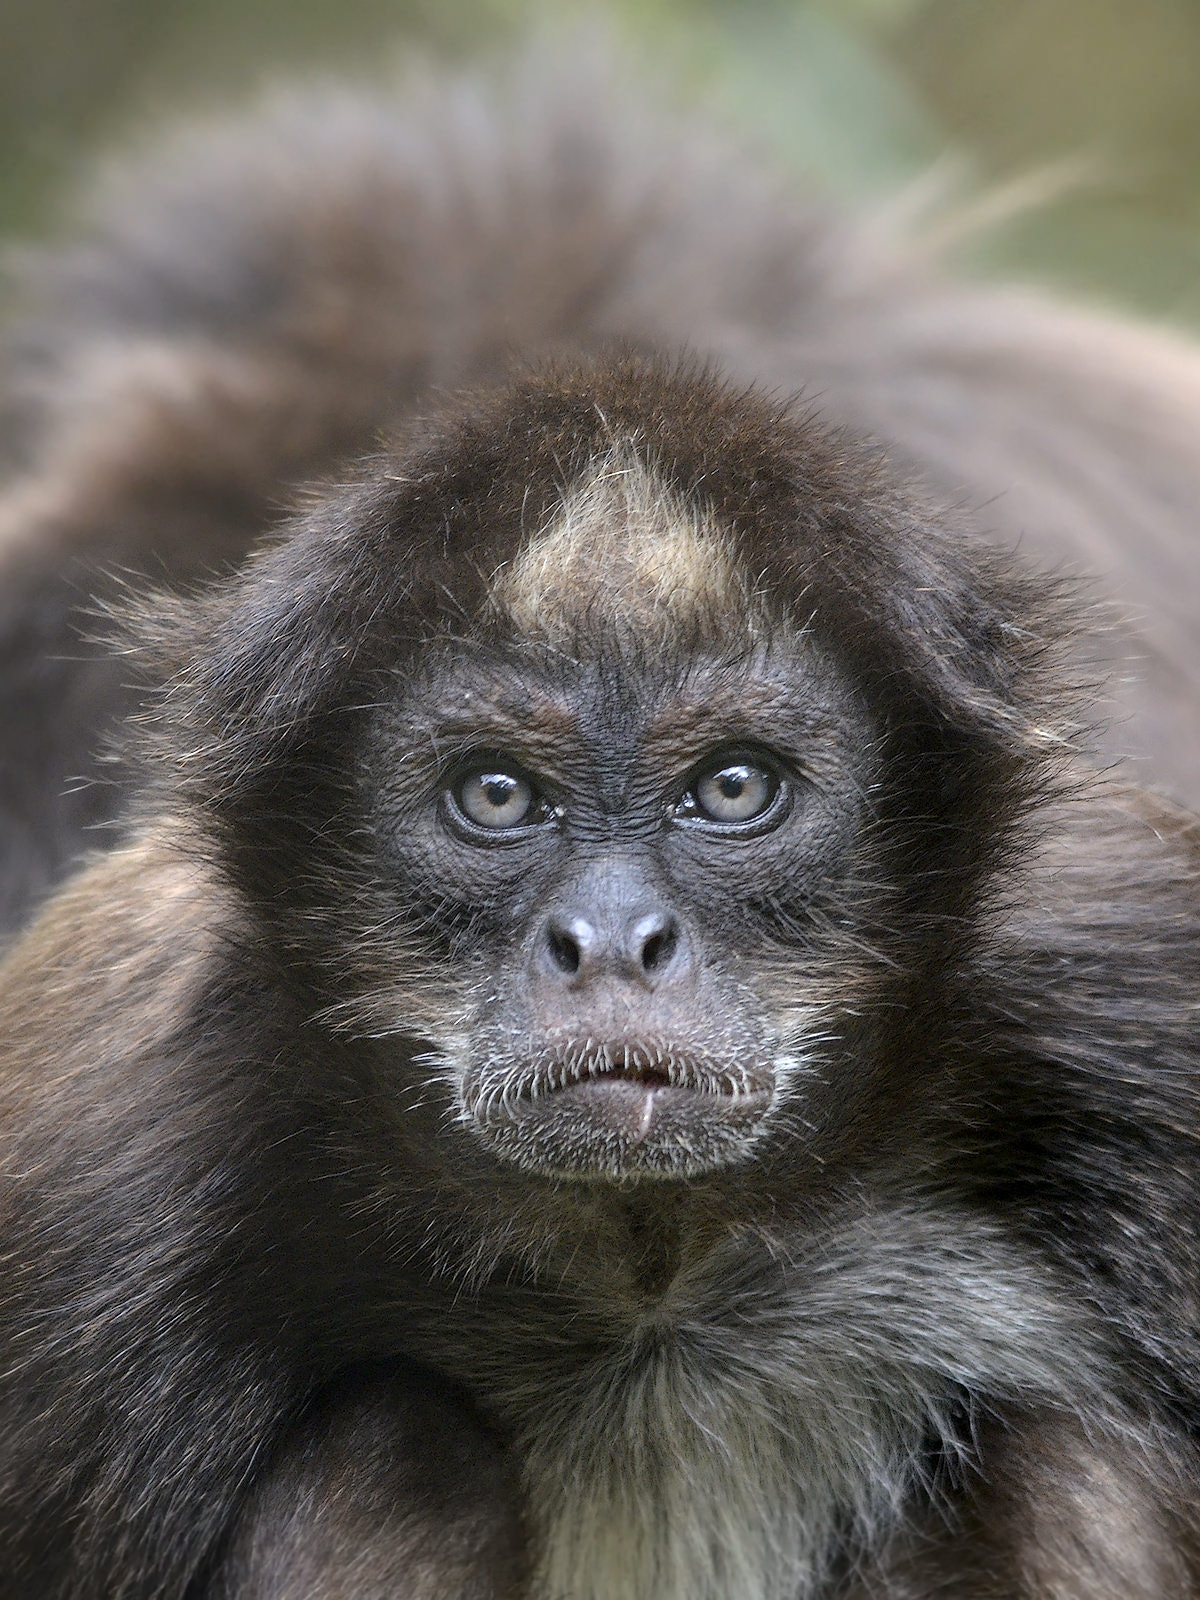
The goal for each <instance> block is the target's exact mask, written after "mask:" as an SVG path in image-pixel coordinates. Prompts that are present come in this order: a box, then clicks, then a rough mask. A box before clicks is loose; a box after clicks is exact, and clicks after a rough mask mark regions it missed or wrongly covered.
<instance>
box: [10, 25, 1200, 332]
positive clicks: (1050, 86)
mask: <svg viewBox="0 0 1200 1600" xmlns="http://www.w3.org/2000/svg"><path fill="white" fill-rule="evenodd" d="M571 9H573V6H572V4H571V3H570V0H557V3H555V0H39V3H37V4H36V5H34V4H31V3H30V0H0V151H2V152H3V155H2V157H0V226H2V227H3V228H4V230H5V231H6V232H9V233H11V232H14V231H16V232H20V231H23V230H28V229H31V228H36V227H37V226H39V225H40V224H42V222H43V221H44V218H45V217H46V216H47V215H48V214H49V211H50V208H51V206H52V202H53V197H54V196H55V195H56V194H57V193H58V192H60V191H61V190H62V189H63V188H64V187H65V186H67V185H68V184H69V181H70V179H71V176H72V174H73V173H74V172H75V171H76V170H77V169H78V167H79V164H80V153H81V151H88V150H91V149H93V148H95V147H101V148H102V147H103V146H104V145H106V144H107V143H109V142H112V141H114V140H119V139H120V138H121V137H123V136H124V135H125V134H126V133H128V132H129V131H130V129H131V128H135V127H136V126H138V125H140V124H142V123H144V122H145V121H147V120H148V119H152V118H156V117H160V116H161V115H162V114H163V112H164V110H170V109H172V108H174V107H176V106H178V105H180V104H183V105H203V104H207V103H210V102H211V101H212V100H214V99H220V98H223V97H231V96H236V95H237V94H239V93H241V92H244V91H245V90H246V89H247V88H249V87H250V86H252V85H253V84H254V83H255V82H256V81H258V80H259V79H260V78H262V77H263V76H264V75H268V74H269V75H277V74H278V73H279V72H281V71H287V70H293V69H296V68H302V67H310V66H313V65H318V66H320V67H322V68H325V69H333V70H337V71H351V72H358V71H370V70H375V69H377V68H378V65H379V63H380V61H381V60H385V61H386V60H393V59H395V57H396V55H397V53H398V52H399V51H400V50H401V49H402V48H403V47H404V44H405V43H406V42H408V41H415V42H419V43H420V44H421V45H422V46H423V47H425V48H428V49H433V50H436V51H438V52H444V53H446V54H449V55H455V56H461V55H468V54H471V53H476V52H478V51H479V50H480V49H481V48H484V47H486V46H487V45H488V44H490V43H494V42H496V41H498V40H501V39H503V38H505V37H507V36H510V35H513V34H516V33H518V32H520V31H521V30H522V29H525V28H528V27H529V26H530V25H531V23H533V22H536V21H537V20H538V19H539V18H542V17H544V16H546V15H552V16H553V17H554V18H555V19H561V18H562V17H563V15H564V13H565V12H567V11H569V10H571ZM580 9H585V8H584V7H583V6H582V5H581V7H580ZM596 9H597V6H596V5H595V4H594V3H593V4H591V5H590V6H587V7H586V10H588V11H593V12H594V11H595V10H596ZM604 9H605V11H606V12H607V13H608V14H609V15H610V17H611V19H612V23H613V27H614V28H615V31H616V32H617V33H618V35H619V36H621V37H623V38H624V39H625V40H626V42H627V43H628V46H629V50H630V54H631V56H632V57H633V58H634V59H635V60H636V59H638V58H643V59H649V60H651V61H653V62H654V63H655V65H656V67H657V68H659V69H660V70H659V72H658V74H657V75H658V76H661V66H662V64H664V63H665V64H666V67H667V70H668V72H669V73H671V74H673V75H674V76H675V77H676V78H677V79H678V81H679V83H680V86H681V93H683V94H684V95H690V96H691V97H693V98H696V97H699V98H702V99H703V101H704V102H705V103H707V104H710V105H711V106H712V107H713V109H714V112H715V113H716V114H718V115H721V116H723V117H724V118H725V120H726V121H728V122H729V123H731V124H732V125H733V126H734V127H735V128H739V129H740V130H741V131H742V133H743V135H744V136H747V137H749V138H750V139H751V140H756V141H757V142H758V143H759V144H760V145H761V146H762V147H764V148H765V149H766V150H768V151H769V152H771V153H773V154H774V156H775V157H776V159H777V160H778V161H780V162H781V163H783V164H786V165H790V166H791V167H792V168H794V169H796V170H797V171H798V172H799V173H801V174H802V175H803V176H804V177H805V178H807V179H809V180H812V181H816V182H819V183H821V184H824V185H826V186H828V187H830V188H832V189H833V190H835V191H836V192H839V193H843V194H847V195H850V196H852V197H858V196H862V195H870V194H872V193H877V192H881V191H885V190H887V189H888V188H890V187H894V186H895V185H896V184H897V183H901V182H903V181H904V180H905V179H907V178H909V177H911V176H914V175H916V174H919V173H920V172H922V171H923V170H924V169H925V168H927V167H928V166H930V165H931V164H932V163H934V162H936V161H938V160H939V159H942V158H944V157H946V156H947V155H949V156H951V157H953V158H954V160H955V162H956V163H957V166H958V169H959V170H960V172H961V174H962V181H963V183H964V184H966V185H968V186H969V187H971V188H987V187H989V186H992V185H998V184H1003V183H1004V182H1006V181H1009V180H1012V179H1015V178H1018V177H1021V176H1022V175H1028V174H1030V173H1034V174H1036V173H1038V172H1041V171H1044V170H1052V169H1053V168H1054V167H1055V166H1056V165H1061V166H1064V169H1066V168H1070V170H1073V172H1074V175H1075V181H1073V182H1070V183H1066V184H1064V185H1063V186H1062V189H1061V191H1060V192H1059V193H1058V195H1057V198H1055V199H1053V200H1052V201H1050V202H1049V203H1046V204H1044V205H1042V206H1039V207H1038V208H1037V209H1035V210H1032V211H1030V212H1028V213H1027V214H1025V215H1024V216H1023V217H1022V218H1021V219H1020V220H1019V221H1017V222H1015V223H1012V224H1010V225H1009V226H1007V227H1006V228H1005V229H1003V230H1002V231H1001V233H1000V234H998V235H997V236H995V237H994V238H993V239H992V240H991V241H990V243H989V245H988V247H987V259H986V261H985V263H984V264H985V265H987V266H988V267H992V268H995V267H1002V268H1003V269H1004V270H1005V271H1007V272H1010V273H1011V272H1016V273H1019V274H1023V275H1026V276H1031V277H1037V278H1041V279H1043V280H1051V281H1055V282H1058V283H1061V284H1064V285H1066V286H1068V287H1073V288H1075V289H1078V290H1081V291H1083V292H1084V293H1087V294H1089V295H1091V296H1092V297H1094V298H1095V297H1099V298H1108V299H1110V300H1123V301H1126V302H1129V303H1133V304H1137V305H1140V306H1142V307H1145V308H1147V309H1149V310H1151V311H1154V312H1156V313H1158V314H1162V315H1166V316H1171V317H1175V318H1180V319H1185V320H1191V321H1194V322H1195V321H1200V0H609V3H608V4H607V6H606V7H604Z"/></svg>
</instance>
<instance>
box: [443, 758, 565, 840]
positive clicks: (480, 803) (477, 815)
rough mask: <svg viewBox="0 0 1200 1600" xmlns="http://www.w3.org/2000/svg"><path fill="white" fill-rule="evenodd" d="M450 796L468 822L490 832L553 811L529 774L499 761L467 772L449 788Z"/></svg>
mask: <svg viewBox="0 0 1200 1600" xmlns="http://www.w3.org/2000/svg"><path fill="white" fill-rule="evenodd" d="M450 800H451V802H452V804H453V807H454V810H456V811H457V812H458V813H459V815H460V816H461V817H462V818H463V819H464V820H465V821H466V822H467V823H469V824H471V825H473V826H474V827H475V828H485V829H487V830H488V831H489V832H492V833H503V832H505V831H506V830H511V829H514V828H528V827H532V826H534V825H535V824H536V823H539V822H546V821H549V820H550V819H551V818H552V817H553V816H554V814H555V813H554V809H553V807H552V806H550V805H548V804H547V802H546V801H545V800H543V799H542V797H541V796H540V795H539V794H537V793H536V792H535V790H534V787H533V785H532V784H531V783H530V782H529V780H528V778H524V777H522V776H521V774H520V773H519V772H512V771H509V770H507V769H506V768H504V767H502V766H500V765H499V764H496V765H492V764H489V765H487V766H482V767H476V768H474V769H473V770H472V771H470V772H468V773H467V774H466V776H465V777H463V778H460V779H459V780H458V782H457V783H456V784H455V785H454V786H453V788H452V789H451V790H450Z"/></svg>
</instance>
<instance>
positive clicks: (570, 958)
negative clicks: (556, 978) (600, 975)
mask: <svg viewBox="0 0 1200 1600" xmlns="http://www.w3.org/2000/svg"><path fill="white" fill-rule="evenodd" d="M546 942H547V944H548V945H549V947H550V957H551V959H552V961H553V962H554V965H555V966H556V967H557V968H558V970H559V971H560V972H578V971H579V962H580V959H581V958H580V951H579V944H578V942H577V941H576V940H575V939H573V938H572V937H571V935H570V934H569V933H567V932H566V930H565V929H563V928H555V927H551V928H550V929H549V930H548V931H547V934H546Z"/></svg>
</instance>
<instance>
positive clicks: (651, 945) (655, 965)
mask: <svg viewBox="0 0 1200 1600" xmlns="http://www.w3.org/2000/svg"><path fill="white" fill-rule="evenodd" d="M678 943H679V935H678V933H677V932H676V930H675V925H674V923H670V922H668V923H667V924H666V926H665V927H661V928H658V929H657V930H656V931H655V932H654V933H652V934H651V935H650V936H649V938H647V939H646V941H645V943H644V944H643V945H642V971H643V972H658V971H659V970H660V969H661V968H662V967H665V966H667V965H668V963H669V962H670V960H671V957H672V956H673V955H674V954H675V947H676V946H677V945H678Z"/></svg>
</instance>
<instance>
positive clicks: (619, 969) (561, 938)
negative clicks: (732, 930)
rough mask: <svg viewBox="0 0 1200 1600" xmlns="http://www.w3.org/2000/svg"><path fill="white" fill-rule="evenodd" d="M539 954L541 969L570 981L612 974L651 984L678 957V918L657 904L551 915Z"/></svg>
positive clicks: (679, 961) (679, 960) (675, 963)
mask: <svg viewBox="0 0 1200 1600" xmlns="http://www.w3.org/2000/svg"><path fill="white" fill-rule="evenodd" d="M539 953H540V954H541V956H542V965H543V966H544V968H545V970H547V971H549V972H550V973H555V974H561V975H562V976H563V977H565V978H568V979H571V980H574V981H576V982H586V981H587V980H588V979H590V978H596V977H602V976H612V977H618V978H625V979H635V980H637V979H640V980H641V981H643V982H646V983H653V982H654V981H656V980H657V979H659V978H661V977H663V976H665V975H667V974H668V973H670V972H671V971H672V970H673V969H674V968H676V967H678V966H680V965H681V964H682V963H683V960H684V948H683V938H682V933H681V930H680V927H679V923H678V921H677V919H676V918H675V917H674V916H673V915H672V914H671V913H670V912H669V911H666V910H664V909H661V908H658V907H653V908H650V909H642V910H639V911H633V912H631V913H629V914H627V915H624V916H614V917H610V918H608V917H597V916H588V915H586V914H584V913H581V912H564V913H560V914H557V915H554V916H551V917H549V918H548V919H547V920H546V923H545V925H544V927H543V930H542V937H541V940H540V951H539Z"/></svg>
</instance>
